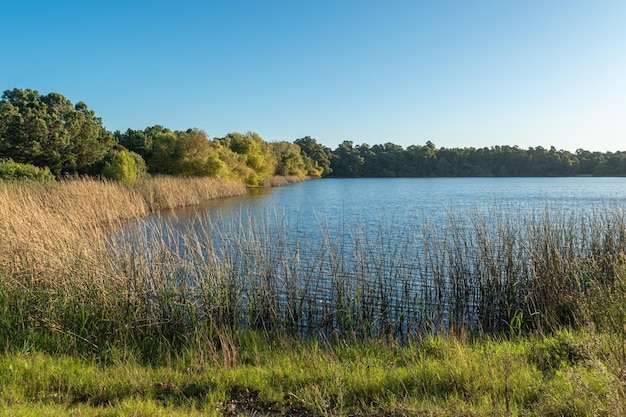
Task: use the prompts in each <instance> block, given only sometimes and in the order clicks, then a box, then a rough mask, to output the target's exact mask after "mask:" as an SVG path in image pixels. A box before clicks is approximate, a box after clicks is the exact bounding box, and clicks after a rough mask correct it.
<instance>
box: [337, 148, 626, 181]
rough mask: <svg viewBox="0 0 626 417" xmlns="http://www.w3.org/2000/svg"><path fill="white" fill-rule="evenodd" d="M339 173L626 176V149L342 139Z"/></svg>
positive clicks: (420, 175)
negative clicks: (369, 142)
mask: <svg viewBox="0 0 626 417" xmlns="http://www.w3.org/2000/svg"><path fill="white" fill-rule="evenodd" d="M332 158H333V159H332V164H331V167H332V170H333V172H332V175H333V176H337V177H554V176H558V177H566V176H626V152H624V151H618V152H590V151H587V150H583V149H578V150H576V152H574V153H572V152H569V151H565V150H556V149H555V148H554V147H550V149H546V148H544V147H542V146H537V147H530V148H528V149H521V148H519V147H517V146H493V147H490V148H487V147H484V148H437V147H436V146H435V145H434V144H433V143H432V142H430V141H428V142H426V144H425V145H423V146H420V145H411V146H409V147H408V148H406V149H403V148H402V146H399V145H395V144H393V143H385V144H384V145H374V146H369V145H367V144H363V145H354V144H353V142H351V141H344V142H343V143H342V144H341V145H339V146H338V147H337V149H335V150H334V151H333V152H332Z"/></svg>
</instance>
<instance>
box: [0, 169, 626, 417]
mask: <svg viewBox="0 0 626 417" xmlns="http://www.w3.org/2000/svg"><path fill="white" fill-rule="evenodd" d="M228 185H229V184H227V183H219V182H218V183H213V182H210V181H209V182H207V181H198V180H190V181H183V182H178V181H170V180H169V179H166V178H161V179H155V182H146V183H144V184H142V185H141V187H143V188H132V189H129V188H126V187H123V186H119V185H116V184H112V183H106V182H97V181H88V180H80V181H69V182H62V183H60V184H54V185H49V186H43V185H37V184H18V183H7V184H0V236H2V237H3V239H2V242H0V352H3V353H1V354H0V415H11V416H13V415H25V416H26V415H28V416H31V415H32V416H42V415H53V416H54V415H81V416H83V415H88V416H89V415H102V416H107V415H129V416H131V415H132V416H138V415H174V416H175V415H194V414H195V415H255V413H256V415H259V414H261V415H263V414H269V415H302V416H304V415H307V416H327V415H338V416H348V415H353V416H374V415H398V416H399V415H419V416H459V415H460V416H502V415H505V416H506V415H509V416H580V415H589V416H620V415H625V414H626V411H625V410H624V404H626V394H625V392H624V386H625V385H624V383H625V382H626V377H625V375H626V344H625V340H626V327H624V323H625V322H626V279H625V277H626V256H625V255H624V250H625V249H626V220H625V215H626V213H624V212H623V211H619V210H615V211H613V212H611V211H607V212H599V213H594V214H592V215H588V216H587V215H585V216H582V215H581V214H578V215H572V216H569V217H568V216H562V217H558V216H557V217H556V218H555V217H549V216H547V215H546V214H541V213H530V214H529V215H527V216H524V215H519V216H518V217H513V216H507V215H503V217H499V218H496V219H495V223H489V222H490V221H491V220H492V219H489V218H488V217H486V216H483V215H481V214H480V213H477V214H476V215H475V217H474V218H472V219H469V220H470V221H469V222H465V223H463V222H461V221H460V220H459V219H455V218H454V216H452V217H451V218H450V219H449V224H448V227H446V228H438V229H435V228H429V227H423V228H421V229H420V228H418V227H415V228H414V227H412V226H416V225H406V227H405V228H404V229H402V231H401V233H398V234H397V236H394V237H391V239H396V240H393V241H391V242H390V241H387V240H385V239H380V241H379V240H378V239H377V240H376V241H371V240H369V239H368V238H367V236H368V234H367V233H358V232H359V231H358V230H356V231H354V232H355V233H354V234H353V235H350V236H349V239H352V241H350V242H348V243H351V246H350V245H347V246H344V245H343V244H342V243H341V242H337V241H336V240H334V239H331V238H330V233H329V231H330V229H328V225H327V230H326V232H328V236H327V239H326V240H325V241H324V242H323V243H322V244H321V245H317V246H319V247H317V246H316V245H312V246H307V245H306V242H305V241H302V242H299V244H298V245H293V244H292V241H291V240H290V236H289V235H288V233H289V228H288V227H285V228H284V229H281V228H278V229H277V230H274V229H272V228H271V227H270V224H266V223H264V222H263V219H257V220H258V222H256V223H255V222H253V221H250V223H245V224H243V223H241V224H239V225H235V227H233V229H232V233H231V232H229V233H227V234H223V235H222V236H221V239H220V242H219V243H216V242H214V241H213V240H212V239H213V236H214V235H213V234H212V232H213V231H218V232H219V229H218V227H219V224H218V223H216V222H215V219H209V218H203V219H201V221H202V222H203V223H200V224H199V225H201V226H202V228H200V229H195V230H186V231H180V230H176V229H173V228H165V229H161V228H160V227H159V226H156V227H154V228H149V226H143V227H140V228H139V229H137V230H134V229H130V228H129V229H127V231H128V233H127V234H125V235H123V236H120V237H119V240H115V241H112V240H111V239H107V238H106V236H107V233H108V232H109V231H110V230H111V229H112V228H116V227H121V225H122V224H123V221H124V220H123V219H132V218H138V217H141V216H145V215H146V214H148V213H150V212H152V211H153V210H154V209H155V207H170V206H179V205H187V204H195V203H194V201H196V200H195V198H196V197H198V196H200V197H198V198H201V199H203V200H204V199H206V198H211V196H217V195H230V193H231V192H237V190H236V188H234V189H231V188H230V187H227V186H228ZM138 187H139V186H138ZM184 187H187V188H186V189H187V191H185V190H186V189H185V188H184ZM223 187H226V188H224V189H222V188H223ZM220 190H221V191H220ZM233 190H234V191H233ZM224 193H225V194H224ZM140 195H142V196H143V197H141V198H140V197H139V196H140ZM192 195H195V196H196V197H194V198H188V197H190V196H192ZM321 227H322V228H323V227H324V226H321ZM268 231H271V232H268ZM172 242H177V243H176V244H175V245H172V244H171V243H172ZM416 242H417V243H418V244H419V245H421V246H420V248H421V249H420V251H417V250H416V248H415V246H414V245H415V243H416ZM348 246H349V247H350V248H349V249H347V248H348ZM396 248H397V249H398V252H396ZM296 249H297V250H296ZM391 255H394V256H395V255H399V256H400V258H399V259H398V258H394V259H398V261H397V262H394V263H389V262H386V261H385V260H389V259H392V256H391ZM300 256H302V257H304V256H309V258H308V259H311V260H312V261H311V262H310V263H305V262H301V260H300V259H301V258H300ZM348 259H349V260H352V261H346V260H348ZM415 260H417V261H418V264H419V267H418V268H417V269H412V270H410V271H409V269H407V268H405V267H404V265H407V264H409V262H410V261H411V262H413V261H415ZM328 282H330V283H331V285H330V286H327V287H326V288H325V289H326V290H327V292H325V293H323V296H322V295H320V294H322V292H321V290H320V289H323V285H324V283H328ZM398 284H402V285H398ZM400 288H402V289H400ZM405 288H406V289H407V290H406V291H405ZM321 297H322V298H323V300H322V301H321V302H320V298H321ZM420 297H421V298H420ZM375 306H378V307H380V308H378V309H376V308H374V307H375ZM383 306H385V308H383ZM446 318H447V320H446ZM472 319H475V321H474V323H475V324H474V325H471V323H472ZM302 324H306V325H308V326H310V328H309V330H308V334H306V335H305V334H303V333H301V332H300V329H301V325H302ZM394 328H402V329H404V330H405V332H404V333H403V334H402V335H401V337H398V334H397V332H395V331H394Z"/></svg>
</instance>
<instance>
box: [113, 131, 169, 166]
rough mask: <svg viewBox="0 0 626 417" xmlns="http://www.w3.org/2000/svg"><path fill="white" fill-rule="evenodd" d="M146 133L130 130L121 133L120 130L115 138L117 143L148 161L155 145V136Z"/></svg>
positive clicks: (115, 134)
mask: <svg viewBox="0 0 626 417" xmlns="http://www.w3.org/2000/svg"><path fill="white" fill-rule="evenodd" d="M146 131H148V132H149V130H148V129H146ZM146 131H142V130H133V129H128V130H126V132H124V133H121V132H120V131H119V130H118V131H116V132H115V133H114V134H113V136H114V137H115V140H116V141H117V143H119V144H120V145H122V146H123V147H125V148H126V149H128V150H129V151H132V152H135V153H137V154H139V155H141V157H142V158H143V159H144V160H145V161H147V160H148V159H149V158H150V155H151V153H152V145H153V143H154V137H155V135H154V134H150V133H147V132H146ZM161 133H163V132H161Z"/></svg>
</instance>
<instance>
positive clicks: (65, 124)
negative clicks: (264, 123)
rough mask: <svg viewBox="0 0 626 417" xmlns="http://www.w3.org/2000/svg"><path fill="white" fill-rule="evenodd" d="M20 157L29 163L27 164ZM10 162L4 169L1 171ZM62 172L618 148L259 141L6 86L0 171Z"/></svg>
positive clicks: (469, 160) (534, 163)
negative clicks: (143, 120)
mask: <svg viewBox="0 0 626 417" xmlns="http://www.w3.org/2000/svg"><path fill="white" fill-rule="evenodd" d="M25 166H27V167H25ZM7 172H8V174H7ZM3 174H4V176H5V177H7V176H8V177H11V175H13V176H19V175H24V176H26V177H31V178H37V177H41V178H44V177H45V178H48V177H56V178H59V177H62V176H64V175H67V174H87V175H96V176H103V177H106V178H110V179H114V180H117V181H122V182H127V183H132V182H134V181H136V180H137V179H138V178H140V177H141V176H142V175H147V174H155V175H173V176H183V177H213V178H224V179H236V180H242V181H244V182H245V183H246V184H248V185H251V186H256V185H260V184H262V183H263V182H264V181H265V180H267V179H269V178H270V177H272V176H275V175H282V176H296V177H298V178H301V179H303V178H305V177H312V178H321V177H328V176H333V177H469V176H574V175H595V176H622V175H626V152H615V153H612V152H605V153H602V152H589V151H585V150H582V149H579V150H577V151H576V152H575V153H571V152H569V151H564V150H556V149H555V148H554V147H551V148H550V149H546V148H543V147H541V146H538V147H536V148H528V149H520V148H518V147H517V146H494V147H491V148H486V147H485V148H449V149H448V148H437V147H436V146H435V145H434V144H433V143H432V142H430V141H429V142H426V144H425V145H423V146H421V145H412V146H409V147H407V148H406V149H404V148H403V147H402V146H400V145H396V144H393V143H385V144H384V145H374V146H369V145H367V144H362V145H354V143H353V142H352V141H344V142H343V143H341V144H340V145H339V146H338V147H337V148H336V149H334V150H331V149H330V148H328V147H326V146H323V145H321V144H319V143H318V142H317V141H316V140H315V139H313V138H311V137H309V136H306V137H303V138H300V139H296V140H294V141H293V142H289V141H278V142H267V141H265V140H263V138H261V137H260V136H259V135H258V134H257V133H254V132H248V133H237V132H234V133H229V134H228V135H226V136H225V137H223V138H214V139H209V137H208V136H207V134H206V133H205V132H203V131H201V130H198V129H187V130H185V131H177V130H170V129H168V128H165V127H163V126H159V125H156V126H151V127H147V128H145V129H143V130H133V129H127V130H126V131H125V132H121V131H115V132H109V131H108V130H107V129H105V128H104V126H103V124H102V120H101V119H100V118H99V117H96V115H95V113H94V111H93V110H90V109H89V108H88V106H87V105H86V104H85V103H83V102H78V103H76V104H73V103H72V102H71V101H70V100H68V99H67V98H65V97H64V96H62V95H61V94H59V93H50V94H47V95H40V94H39V92H37V91H36V90H30V89H25V90H22V89H17V88H16V89H13V90H7V91H5V92H4V93H3V95H2V98H1V100H0V178H2V176H3Z"/></svg>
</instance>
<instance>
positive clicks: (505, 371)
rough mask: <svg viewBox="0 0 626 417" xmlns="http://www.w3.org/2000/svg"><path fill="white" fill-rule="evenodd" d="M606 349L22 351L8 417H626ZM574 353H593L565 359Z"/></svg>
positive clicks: (528, 340) (11, 358)
mask: <svg viewBox="0 0 626 417" xmlns="http://www.w3.org/2000/svg"><path fill="white" fill-rule="evenodd" d="M596 342H597V340H595V339H594V338H593V337H591V336H590V335H588V334H585V333H567V332H566V333H558V334H557V335H555V336H550V337H534V336H533V337H525V338H518V339H516V340H509V341H505V340H501V339H497V340H496V339H481V340H474V341H471V340H462V339H458V338H455V337H452V338H450V337H441V336H433V337H431V338H429V339H425V340H423V341H421V342H419V343H412V344H408V345H399V344H397V343H393V342H391V343H383V342H378V343H371V342H368V343H351V344H332V345H320V343H319V342H316V341H297V340H294V339H289V338H282V339H280V340H278V339H276V340H275V341H273V342H272V341H268V340H267V339H265V338H262V339H259V338H258V337H255V336H253V335H251V336H250V337H241V336H240V337H238V340H237V341H236V342H235V344H236V345H237V347H236V349H238V350H239V351H240V355H239V359H238V360H235V361H234V362H229V363H227V364H223V363H220V361H215V360H208V361H207V360H199V358H198V357H194V355H192V354H189V355H183V356H179V357H177V358H175V359H173V360H172V361H171V362H170V363H169V364H167V365H162V366H156V367H154V366H144V365H141V364H139V363H138V362H137V361H134V360H133V359H132V358H126V359H125V360H124V361H120V362H116V363H112V364H109V365H107V366H102V365H101V364H99V363H98V362H97V361H94V360H85V359H78V358H75V357H67V356H50V355H48V354H42V353H37V352H31V351H23V352H16V353H13V354H9V355H6V354H5V355H4V356H2V357H1V358H0V376H1V377H2V381H3V385H2V388H1V389H0V408H3V407H7V408H11V409H12V410H14V411H17V410H19V409H20V408H22V409H23V410H24V412H25V413H26V412H32V410H37V409H40V410H45V412H46V413H48V412H49V413H50V414H51V415H55V413H56V412H59V411H58V410H61V409H62V407H65V408H66V411H67V412H69V413H75V415H79V414H78V413H85V414H86V415H106V414H105V413H107V412H108V413H112V412H116V413H120V414H121V415H125V414H124V413H126V412H129V408H133V407H134V408H135V411H136V412H138V413H144V414H147V413H151V412H152V413H155V414H156V415H161V414H163V413H170V414H171V415H184V414H185V413H187V414H189V415H218V414H220V413H232V414H231V415H244V414H245V413H246V412H247V413H250V414H252V413H254V412H257V413H259V414H261V415H263V414H268V413H276V414H280V413H282V414H283V415H293V414H296V413H301V415H353V414H355V413H356V414H357V415H381V414H382V415H390V414H391V415H422V414H424V415H436V416H440V415H441V416H443V415H459V414H467V415H476V416H488V415H520V416H521V415H524V416H545V415H572V416H574V415H611V416H613V415H623V413H624V412H625V411H626V410H624V403H623V392H622V388H621V386H622V381H620V379H619V378H618V377H617V376H616V375H614V374H612V373H611V372H609V371H608V370H607V368H606V366H605V365H604V364H603V363H602V361H601V360H600V357H599V356H597V354H598V353H601V351H595V348H594V344H595V343H596ZM571 344H578V345H579V348H581V349H589V351H588V352H586V353H585V354H584V355H574V356H567V355H566V356H564V357H560V359H558V360H556V357H559V355H561V354H563V353H564V352H566V351H568V350H569V349H571V347H572V346H568V345H571ZM594 352H595V353H594ZM216 354H218V355H219V353H218V352H217V351H216ZM29 404H30V405H31V406H29ZM55 410H56V411H55ZM159 413H160V414H159ZM289 413H291V414H289ZM420 413H421V414H420ZM144 414H137V415H144ZM23 415H28V414H23ZM46 415H47V414H46Z"/></svg>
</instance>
